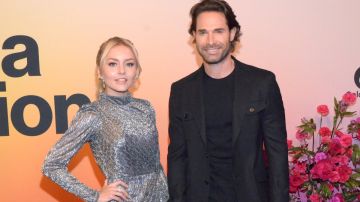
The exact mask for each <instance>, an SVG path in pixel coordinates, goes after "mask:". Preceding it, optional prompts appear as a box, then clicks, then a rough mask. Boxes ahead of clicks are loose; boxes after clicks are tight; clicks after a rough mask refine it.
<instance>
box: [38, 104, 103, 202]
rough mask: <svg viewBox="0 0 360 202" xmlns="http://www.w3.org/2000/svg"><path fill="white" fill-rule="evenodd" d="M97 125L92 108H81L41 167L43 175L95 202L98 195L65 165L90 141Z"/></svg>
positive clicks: (89, 106)
mask: <svg viewBox="0 0 360 202" xmlns="http://www.w3.org/2000/svg"><path fill="white" fill-rule="evenodd" d="M98 124H100V123H99V120H98V114H97V112H96V110H95V108H94V106H91V105H86V106H83V107H81V109H80V110H79V111H78V112H77V114H76V116H75V118H74V119H73V120H72V122H71V124H70V126H69V128H68V130H67V131H66V132H65V134H64V135H63V136H62V137H61V138H60V140H59V141H58V142H57V143H56V144H55V145H54V146H53V147H52V149H51V150H50V152H49V153H48V154H47V156H46V158H45V162H44V165H43V167H42V171H43V173H44V175H46V176H47V177H49V178H50V179H51V180H52V181H54V182H55V183H57V184H58V185H60V186H61V187H62V188H63V189H65V190H66V191H68V192H70V193H73V194H75V195H77V196H79V197H80V198H82V199H84V200H85V201H97V199H98V195H99V193H98V192H97V191H96V190H93V189H91V188H89V187H87V186H86V185H85V184H83V183H81V182H80V181H79V180H78V179H77V178H76V177H75V176H73V175H72V174H70V172H69V171H68V168H67V165H68V164H69V161H70V160H71V159H72V157H73V156H74V155H75V154H76V153H77V152H78V151H79V150H80V149H81V147H82V146H83V145H84V144H85V143H87V142H88V141H90V140H91V138H92V136H93V135H94V134H95V133H96V128H97V127H98Z"/></svg>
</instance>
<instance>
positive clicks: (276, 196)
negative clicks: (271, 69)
mask: <svg viewBox="0 0 360 202" xmlns="http://www.w3.org/2000/svg"><path fill="white" fill-rule="evenodd" d="M267 81H268V82H267V86H266V88H267V98H266V102H267V103H266V108H265V111H264V114H263V118H262V127H263V130H264V131H263V132H264V143H265V148H266V153H267V155H268V160H269V180H270V181H269V188H270V190H269V191H270V192H269V193H270V201H274V202H275V201H276V202H288V201H289V169H288V149H287V137H286V136H287V135H286V123H285V113H284V106H283V101H282V98H281V94H280V89H279V86H278V84H277V82H276V79H275V75H274V74H271V76H270V77H268V78H267Z"/></svg>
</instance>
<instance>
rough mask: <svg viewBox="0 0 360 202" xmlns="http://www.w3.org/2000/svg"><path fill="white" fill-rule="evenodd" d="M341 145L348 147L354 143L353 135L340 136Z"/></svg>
mask: <svg viewBox="0 0 360 202" xmlns="http://www.w3.org/2000/svg"><path fill="white" fill-rule="evenodd" d="M340 144H341V146H343V147H345V148H347V147H350V146H351V145H352V136H351V135H343V136H341V137H340Z"/></svg>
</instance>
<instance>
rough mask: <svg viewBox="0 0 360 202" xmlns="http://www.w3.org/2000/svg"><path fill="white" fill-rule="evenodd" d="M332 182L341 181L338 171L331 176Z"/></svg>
mask: <svg viewBox="0 0 360 202" xmlns="http://www.w3.org/2000/svg"><path fill="white" fill-rule="evenodd" d="M329 180H330V182H338V181H339V180H340V175H339V173H338V172H337V171H332V172H331V173H330V175H329Z"/></svg>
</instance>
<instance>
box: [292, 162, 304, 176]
mask: <svg viewBox="0 0 360 202" xmlns="http://www.w3.org/2000/svg"><path fill="white" fill-rule="evenodd" d="M293 171H294V173H295V172H296V173H300V174H304V173H305V172H306V164H305V163H297V164H295V166H294V169H293Z"/></svg>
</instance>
